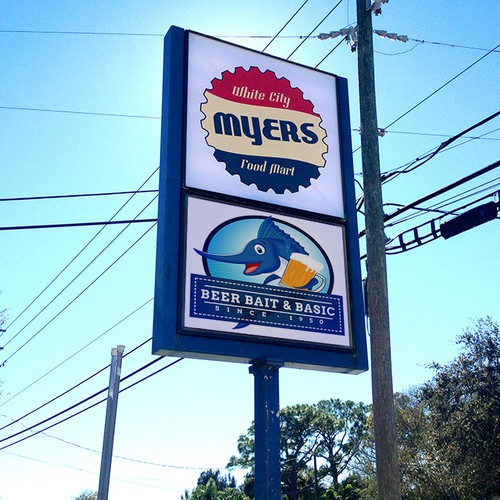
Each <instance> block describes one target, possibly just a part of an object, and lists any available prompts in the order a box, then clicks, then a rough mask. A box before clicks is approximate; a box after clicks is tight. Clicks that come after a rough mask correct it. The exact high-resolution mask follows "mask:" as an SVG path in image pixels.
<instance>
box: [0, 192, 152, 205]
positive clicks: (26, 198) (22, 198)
mask: <svg viewBox="0 0 500 500" xmlns="http://www.w3.org/2000/svg"><path fill="white" fill-rule="evenodd" d="M157 192H158V189H144V190H142V191H141V190H137V191H113V192H108V193H80V194H52V195H45V196H20V197H16V198H0V202H4V201H38V200H58V199H64V198H86V197H95V196H119V195H124V194H133V195H134V196H135V195H136V194H145V193H157Z"/></svg>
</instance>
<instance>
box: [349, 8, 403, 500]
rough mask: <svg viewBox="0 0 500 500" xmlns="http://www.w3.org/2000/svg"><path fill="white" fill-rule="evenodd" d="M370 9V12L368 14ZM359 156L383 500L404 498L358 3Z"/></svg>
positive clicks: (371, 104)
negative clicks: (399, 462) (402, 495)
mask: <svg viewBox="0 0 500 500" xmlns="http://www.w3.org/2000/svg"><path fill="white" fill-rule="evenodd" d="M367 7H368V8H367ZM357 19H358V47H357V50H358V79H359V102H360V115H361V120H360V128H361V153H362V163H363V187H364V196H365V225H366V253H367V287H368V288H367V297H368V313H369V320H370V346H371V374H372V397H373V421H374V428H375V449H376V463H377V483H378V494H379V500H397V499H400V498H401V486H400V477H399V467H398V452H397V445H396V424H395V418H394V397H393V386H392V367H391V345H390V334H389V301H388V292H387V267H386V258H385V235H384V217H383V210H382V186H381V181H380V158H379V148H378V126H377V106H376V100H375V71H374V63H373V28H372V12H371V10H369V1H368V6H367V0H357Z"/></svg>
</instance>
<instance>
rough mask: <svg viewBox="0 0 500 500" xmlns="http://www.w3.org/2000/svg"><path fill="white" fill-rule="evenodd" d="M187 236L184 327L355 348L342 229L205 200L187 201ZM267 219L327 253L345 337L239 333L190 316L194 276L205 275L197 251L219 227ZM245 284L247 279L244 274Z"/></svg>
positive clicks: (272, 330) (258, 329) (260, 329)
mask: <svg viewBox="0 0 500 500" xmlns="http://www.w3.org/2000/svg"><path fill="white" fill-rule="evenodd" d="M187 215H188V217H187V221H188V224H187V236H186V246H185V248H186V274H185V295H184V300H185V303H184V326H185V327H187V328H197V329H201V330H215V331H220V332H229V333H232V334H234V335H237V336H248V335H253V336H261V337H262V336H264V337H273V338H279V339H289V340H300V341H306V342H315V343H323V344H330V345H336V346H341V347H350V346H351V345H352V342H351V335H350V323H349V310H348V303H349V300H348V299H349V297H348V291H347V277H346V270H345V268H344V263H345V262H346V257H345V249H344V234H343V228H342V227H341V226H334V225H329V224H323V223H320V222H313V221H308V220H305V219H298V218H294V217H287V216H284V215H281V214H280V215H275V214H272V213H268V212H262V211H258V210H251V209H247V208H243V207H235V206H232V205H226V204H223V203H219V202H214V201H209V200H203V199H200V198H194V197H189V198H188V210H187ZM249 215H250V216H264V217H268V216H270V215H275V218H276V219H280V220H283V221H284V222H288V223H290V224H292V225H294V226H296V227H298V228H300V229H302V230H303V231H304V232H305V233H306V234H307V235H309V236H310V237H311V238H312V239H314V240H315V241H316V242H317V243H318V245H319V246H321V247H322V248H323V250H324V251H325V252H326V254H327V256H328V259H329V260H330V262H331V264H332V266H333V271H334V275H335V280H334V287H333V290H332V292H331V293H332V295H340V296H341V297H342V299H343V317H344V331H345V332H346V335H344V336H341V335H332V334H323V333H319V332H304V331H300V330H294V329H288V328H280V327H270V326H264V325H255V324H254V325H249V326H248V327H246V328H244V329H240V330H233V327H234V326H235V324H234V323H231V322H228V321H219V320H214V319H208V320H207V319H203V318H195V317H191V316H190V315H189V309H190V307H189V304H190V300H191V274H198V275H202V276H204V275H205V270H204V268H203V259H202V257H201V256H200V255H198V254H197V253H196V252H195V251H194V249H195V248H197V249H199V250H201V249H203V245H204V243H205V241H206V239H207V237H208V236H209V235H210V233H211V232H212V231H213V229H215V228H216V227H218V226H219V225H220V224H222V223H224V222H226V221H228V220H229V219H233V218H236V217H242V216H249ZM242 278H243V279H242V281H244V277H243V274H242Z"/></svg>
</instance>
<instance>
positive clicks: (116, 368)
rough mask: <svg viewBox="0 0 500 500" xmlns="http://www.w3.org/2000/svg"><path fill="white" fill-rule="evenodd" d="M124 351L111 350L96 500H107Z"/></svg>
mask: <svg viewBox="0 0 500 500" xmlns="http://www.w3.org/2000/svg"><path fill="white" fill-rule="evenodd" d="M124 350H125V346H123V345H119V346H117V347H113V349H111V371H110V375H109V390H108V403H107V407H106V422H105V424H104V439H103V443H102V454H101V472H100V474H99V490H98V493H97V500H108V493H109V479H110V474H111V459H112V458H113V441H114V438H115V424H116V410H117V407H118V394H119V389H120V375H121V369H122V355H123V351H124Z"/></svg>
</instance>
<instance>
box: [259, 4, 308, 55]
mask: <svg viewBox="0 0 500 500" xmlns="http://www.w3.org/2000/svg"><path fill="white" fill-rule="evenodd" d="M308 1H309V0H306V1H305V2H304V3H303V4H302V5H301V6H300V7H299V8H298V9H297V10H296V11H295V13H294V14H293V15H292V17H290V19H289V20H288V21H287V22H286V23H285V24H284V25H283V27H282V28H281V29H280V30H279V31H278V33H276V35H274V36H273V38H272V39H271V41H270V42H269V43H268V44H267V45H266V46H265V47H264V48H263V49H262V52H265V51H266V50H267V49H268V48H269V45H271V44H272V43H273V42H274V40H276V38H278V36H279V35H280V34H281V32H282V31H283V30H284V29H285V28H286V27H287V26H288V25H289V24H290V23H291V22H292V20H293V18H294V17H295V16H296V15H297V14H298V13H299V12H300V11H301V10H302V8H303V7H304V6H305V5H306V3H307V2H308Z"/></svg>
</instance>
